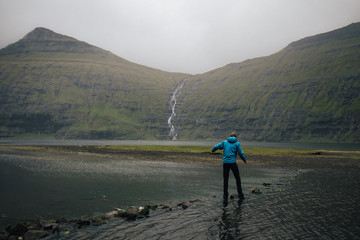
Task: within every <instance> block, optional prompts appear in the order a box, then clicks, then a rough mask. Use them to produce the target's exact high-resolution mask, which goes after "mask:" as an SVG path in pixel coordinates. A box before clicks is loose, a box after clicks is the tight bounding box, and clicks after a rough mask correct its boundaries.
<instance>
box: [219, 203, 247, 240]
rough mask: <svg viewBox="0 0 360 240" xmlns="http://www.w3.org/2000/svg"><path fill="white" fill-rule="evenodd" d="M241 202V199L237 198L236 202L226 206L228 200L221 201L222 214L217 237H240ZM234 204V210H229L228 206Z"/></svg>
mask: <svg viewBox="0 0 360 240" xmlns="http://www.w3.org/2000/svg"><path fill="white" fill-rule="evenodd" d="M241 204H242V200H238V201H237V204H236V203H234V204H231V206H228V201H227V200H224V201H223V208H222V210H223V211H222V216H221V221H220V222H219V230H220V231H219V239H223V240H225V239H226V240H228V239H242V236H241V223H242V219H241V208H242V207H241ZM232 206H234V207H235V210H234V211H231V210H230V209H229V208H230V207H232Z"/></svg>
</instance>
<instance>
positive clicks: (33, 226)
mask: <svg viewBox="0 0 360 240" xmlns="http://www.w3.org/2000/svg"><path fill="white" fill-rule="evenodd" d="M27 228H28V230H42V229H43V226H42V225H41V223H40V221H39V220H37V221H34V222H31V223H29V224H28V225H27Z"/></svg>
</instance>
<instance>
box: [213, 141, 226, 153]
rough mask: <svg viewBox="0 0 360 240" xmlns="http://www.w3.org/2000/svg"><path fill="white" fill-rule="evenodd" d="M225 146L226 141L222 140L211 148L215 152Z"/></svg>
mask: <svg viewBox="0 0 360 240" xmlns="http://www.w3.org/2000/svg"><path fill="white" fill-rule="evenodd" d="M223 148H224V142H221V143H219V144H217V145H215V146H214V147H213V148H212V149H211V152H215V151H216V150H218V149H223Z"/></svg>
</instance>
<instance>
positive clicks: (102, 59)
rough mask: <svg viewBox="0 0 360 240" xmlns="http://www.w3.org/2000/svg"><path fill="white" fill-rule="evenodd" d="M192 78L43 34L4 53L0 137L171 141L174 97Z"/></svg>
mask: <svg viewBox="0 0 360 240" xmlns="http://www.w3.org/2000/svg"><path fill="white" fill-rule="evenodd" d="M187 76H188V74H182V73H169V72H164V71H160V70H157V69H152V68H149V67H146V66H142V65H138V64H135V63H131V62H129V61H127V60H125V59H123V58H120V57H118V56H115V55H114V54H112V53H110V52H108V51H105V50H103V49H100V48H97V47H95V46H91V45H89V44H87V43H85V42H82V41H78V40H76V39H74V38H71V37H68V36H64V35H61V34H57V33H55V32H53V31H51V30H48V29H45V28H36V29H35V30H33V31H32V32H30V33H28V34H27V35H26V36H25V37H24V38H23V39H21V40H19V41H18V42H16V43H14V44H11V45H9V46H7V47H6V48H3V49H1V50H0V84H1V90H0V91H1V95H0V103H1V109H0V116H1V117H0V136H1V137H13V136H28V135H30V136H32V137H34V136H35V135H39V136H40V137H44V136H56V137H60V138H122V139H139V138H142V139H157V138H165V137H166V136H167V135H168V126H167V118H168V115H169V114H170V109H169V106H168V99H169V96H170V92H171V89H172V88H173V87H174V86H176V84H177V83H178V82H179V81H181V80H182V79H184V78H186V77H187Z"/></svg>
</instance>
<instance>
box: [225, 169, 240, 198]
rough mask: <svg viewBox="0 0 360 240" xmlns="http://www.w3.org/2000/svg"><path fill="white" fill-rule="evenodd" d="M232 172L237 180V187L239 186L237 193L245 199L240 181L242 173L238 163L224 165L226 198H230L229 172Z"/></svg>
mask: <svg viewBox="0 0 360 240" xmlns="http://www.w3.org/2000/svg"><path fill="white" fill-rule="evenodd" d="M230 169H231V171H232V172H233V174H234V177H235V180H236V186H237V192H238V195H239V197H243V196H244V195H243V192H242V189H241V179H240V173H239V168H238V166H237V164H236V163H224V164H223V177H224V198H227V197H228V196H229V193H228V186H229V172H230Z"/></svg>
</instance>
